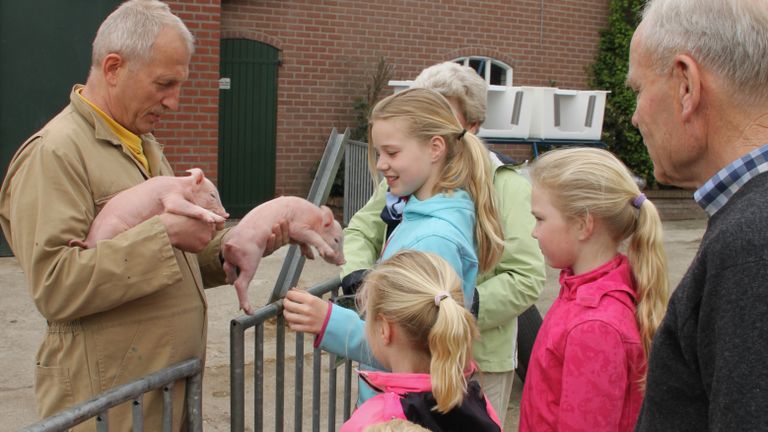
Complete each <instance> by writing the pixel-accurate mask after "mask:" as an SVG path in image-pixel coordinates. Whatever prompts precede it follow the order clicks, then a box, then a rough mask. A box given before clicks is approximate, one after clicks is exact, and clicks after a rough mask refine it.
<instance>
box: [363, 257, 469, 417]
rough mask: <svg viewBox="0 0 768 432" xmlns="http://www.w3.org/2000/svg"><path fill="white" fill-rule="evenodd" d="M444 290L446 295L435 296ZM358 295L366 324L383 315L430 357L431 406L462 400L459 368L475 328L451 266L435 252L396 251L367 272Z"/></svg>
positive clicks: (442, 409) (440, 407) (463, 384)
mask: <svg viewBox="0 0 768 432" xmlns="http://www.w3.org/2000/svg"><path fill="white" fill-rule="evenodd" d="M443 291H444V292H447V293H448V294H449V296H448V297H446V298H444V299H442V300H440V297H439V296H438V294H440V293H441V292H443ZM436 296H438V297H437V299H438V300H436ZM357 300H358V307H359V310H363V311H365V313H366V325H372V324H373V323H374V322H375V320H376V319H377V317H379V316H383V317H385V318H387V319H388V320H390V321H391V322H393V323H397V324H398V325H399V326H400V327H401V328H402V329H403V330H404V332H405V333H406V334H407V336H408V338H409V340H410V342H411V344H412V347H413V349H414V350H417V351H419V352H421V353H423V354H425V355H427V356H429V357H430V367H429V373H430V375H431V380H432V394H433V395H434V397H435V400H436V401H437V407H436V410H437V411H439V412H441V413H447V412H448V411H450V410H451V409H453V408H454V407H457V406H459V405H461V402H462V401H463V399H464V394H465V393H466V392H467V380H466V377H465V376H464V370H465V369H466V367H467V365H468V362H469V361H470V358H471V347H472V340H473V338H474V337H476V336H477V334H478V333H477V327H476V326H475V322H474V317H473V316H472V314H471V313H470V312H469V311H468V310H466V309H465V308H464V306H463V305H464V296H463V295H462V280H461V278H460V277H459V275H458V274H456V272H455V271H454V270H453V267H451V265H450V264H448V262H446V261H445V260H444V259H442V258H440V257H439V256H438V255H435V254H431V253H426V252H418V251H414V250H403V251H400V252H398V253H396V254H394V255H392V256H391V257H390V258H389V259H387V260H385V261H383V262H382V263H381V264H379V265H378V266H377V267H376V268H374V269H373V270H372V271H371V272H370V273H369V274H368V275H367V276H366V278H365V281H364V282H363V286H362V288H361V289H360V292H358V294H357Z"/></svg>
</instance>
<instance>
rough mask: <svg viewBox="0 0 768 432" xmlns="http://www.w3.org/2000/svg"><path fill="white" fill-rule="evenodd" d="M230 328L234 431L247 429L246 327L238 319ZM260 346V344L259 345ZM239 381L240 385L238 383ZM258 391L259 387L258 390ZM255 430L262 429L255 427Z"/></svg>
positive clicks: (231, 397)
mask: <svg viewBox="0 0 768 432" xmlns="http://www.w3.org/2000/svg"><path fill="white" fill-rule="evenodd" d="M230 324H231V326H230V329H229V420H230V424H231V427H232V430H233V431H242V430H244V429H245V329H246V327H245V326H243V325H242V323H240V322H238V321H237V320H232V321H231V323H230ZM257 346H258V345H257ZM238 383H239V385H238ZM256 391H258V389H257V390H256ZM254 430H260V429H258V428H254Z"/></svg>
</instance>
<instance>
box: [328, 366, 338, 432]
mask: <svg viewBox="0 0 768 432" xmlns="http://www.w3.org/2000/svg"><path fill="white" fill-rule="evenodd" d="M335 431H336V356H335V355H334V354H331V355H329V356H328V432H335Z"/></svg>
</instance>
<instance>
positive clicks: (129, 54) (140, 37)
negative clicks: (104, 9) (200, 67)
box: [91, 0, 195, 67]
mask: <svg viewBox="0 0 768 432" xmlns="http://www.w3.org/2000/svg"><path fill="white" fill-rule="evenodd" d="M167 26H168V27H171V28H174V29H175V30H177V31H178V33H179V35H181V36H182V37H183V38H184V40H185V41H186V43H187V47H188V48H189V53H190V54H192V52H193V51H194V48H195V38H194V37H193V36H192V33H191V32H190V31H189V29H188V28H187V26H186V25H184V22H183V21H181V19H179V17H177V16H176V15H174V14H173V13H172V12H171V9H170V8H169V7H168V5H167V4H165V3H163V2H161V1H158V0H129V1H127V2H125V3H123V4H121V5H120V7H118V8H117V9H116V10H115V11H114V12H112V13H111V14H110V15H109V16H108V17H107V18H106V19H105V20H104V22H103V23H101V26H100V27H99V31H98V32H96V38H95V39H94V40H93V53H92V56H91V65H92V66H93V67H97V66H98V65H100V64H101V62H102V60H104V57H106V56H107V55H109V54H111V53H116V54H120V55H121V56H122V57H123V58H125V59H126V60H128V61H130V60H135V61H137V62H138V63H142V62H144V61H145V60H147V59H148V58H149V57H150V55H151V54H152V45H153V44H154V43H155V40H156V39H157V36H158V35H159V34H160V31H161V30H163V28H165V27H167Z"/></svg>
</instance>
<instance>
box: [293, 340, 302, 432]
mask: <svg viewBox="0 0 768 432" xmlns="http://www.w3.org/2000/svg"><path fill="white" fill-rule="evenodd" d="M293 382H294V384H293V407H294V409H293V413H294V415H293V424H294V430H295V431H296V432H301V429H302V420H303V416H302V414H303V411H304V333H296V374H295V375H294V381H293Z"/></svg>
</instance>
